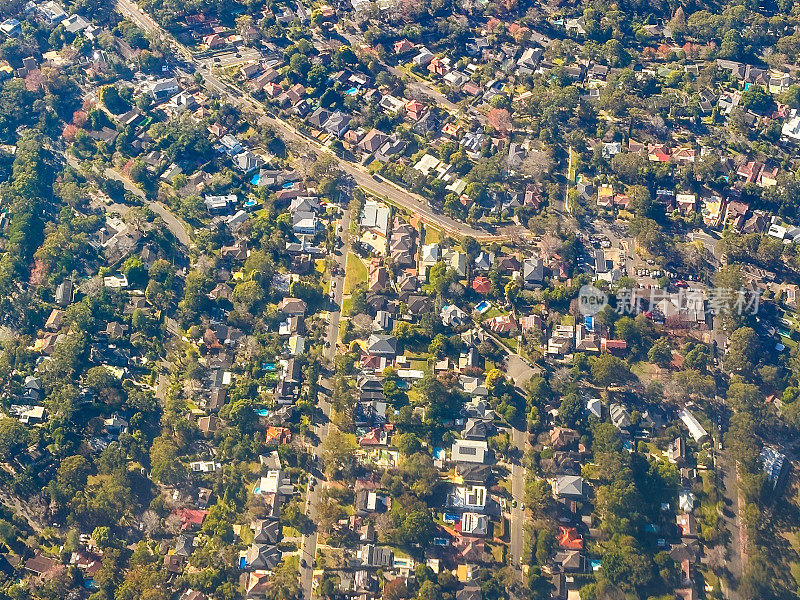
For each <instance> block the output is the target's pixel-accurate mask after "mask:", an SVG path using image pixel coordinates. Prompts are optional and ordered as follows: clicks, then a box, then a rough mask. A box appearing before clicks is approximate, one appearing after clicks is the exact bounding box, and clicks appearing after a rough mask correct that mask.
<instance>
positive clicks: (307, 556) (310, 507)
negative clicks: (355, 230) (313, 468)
mask: <svg viewBox="0 0 800 600" xmlns="http://www.w3.org/2000/svg"><path fill="white" fill-rule="evenodd" d="M338 226H341V229H342V232H341V234H340V235H341V237H342V242H343V244H342V247H341V248H340V249H339V250H338V251H337V252H338V253H334V254H333V255H332V256H333V258H334V260H335V261H336V264H337V266H338V267H339V270H338V273H339V275H335V276H332V277H331V285H332V291H333V293H334V304H335V306H336V308H335V309H334V310H331V311H330V312H329V313H328V315H329V316H328V331H327V333H326V336H325V341H326V347H325V348H324V349H323V352H322V355H323V357H324V358H325V360H326V362H329V363H332V362H333V359H334V358H335V356H336V343H337V341H338V339H339V325H340V322H341V316H342V315H341V310H340V307H341V305H342V295H343V290H344V272H345V261H346V260H347V253H348V251H349V249H350V212H349V211H347V210H345V211H344V214H343V215H342V218H341V220H340V221H339V224H338ZM338 226H337V230H338ZM334 285H335V287H333V286H334ZM322 383H323V386H324V387H325V388H326V389H329V382H328V381H327V380H323V382H322ZM318 408H319V411H320V412H321V413H322V415H321V419H319V421H320V422H319V423H318V424H317V428H316V433H317V439H318V442H317V444H316V445H315V446H313V447H312V452H313V453H314V455H315V456H316V457H317V458H318V460H319V459H321V457H320V449H321V447H322V443H323V442H324V441H325V439H326V438H327V437H328V431H329V429H330V427H331V425H330V414H331V405H330V401H329V399H328V398H327V396H325V395H323V394H322V393H320V394H319V402H318ZM324 486H325V482H324V481H323V480H321V479H320V480H319V481H318V482H317V484H316V486H315V487H314V489H313V490H312V491H310V492H309V493H308V494H307V495H306V513H307V514H308V516H309V518H310V519H311V520H312V521H314V522H315V527H314V529H313V531H312V532H311V533H309V534H307V535H304V536H303V539H302V541H301V543H300V557H301V559H302V560H303V561H305V566H303V564H302V563H301V564H300V587H301V589H302V590H303V596H304V597H305V598H311V595H312V588H313V580H314V559H315V558H316V553H317V541H318V539H319V531H318V530H317V528H316V516H317V503H318V502H319V498H320V494H321V492H322V490H323V489H324Z"/></svg>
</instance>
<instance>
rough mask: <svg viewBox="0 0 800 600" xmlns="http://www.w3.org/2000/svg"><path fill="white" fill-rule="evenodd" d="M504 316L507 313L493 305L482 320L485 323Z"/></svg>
mask: <svg viewBox="0 0 800 600" xmlns="http://www.w3.org/2000/svg"><path fill="white" fill-rule="evenodd" d="M504 314H506V313H505V312H503V311H502V310H500V309H499V308H497V307H496V306H495V305H494V304H492V307H491V308H490V309H489V310H487V311H486V312H485V313H483V314H482V315H481V320H483V321H485V320H486V319H493V318H494V317H500V316H502V315H504Z"/></svg>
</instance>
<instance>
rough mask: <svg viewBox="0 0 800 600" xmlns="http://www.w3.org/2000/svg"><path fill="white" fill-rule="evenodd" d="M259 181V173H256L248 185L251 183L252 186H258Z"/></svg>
mask: <svg viewBox="0 0 800 600" xmlns="http://www.w3.org/2000/svg"><path fill="white" fill-rule="evenodd" d="M259 181H261V174H260V173H256V174H255V175H253V177H252V179H250V183H252V184H253V185H258V182H259Z"/></svg>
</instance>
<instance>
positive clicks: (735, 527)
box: [717, 452, 744, 600]
mask: <svg viewBox="0 0 800 600" xmlns="http://www.w3.org/2000/svg"><path fill="white" fill-rule="evenodd" d="M717 477H718V478H719V481H720V483H721V486H720V487H721V488H722V491H723V494H724V500H725V502H724V508H723V511H722V519H721V520H722V526H723V528H724V530H725V532H726V537H727V553H726V556H725V571H726V576H725V577H723V582H724V585H723V592H724V593H725V598H727V599H728V600H739V598H740V596H739V593H738V592H737V591H736V587H737V586H738V584H739V580H740V579H741V576H742V563H743V554H744V553H743V549H744V545H743V543H742V542H743V539H742V536H743V530H742V528H741V527H740V512H739V482H738V478H737V476H736V461H735V460H731V458H730V456H728V454H727V452H725V453H721V454H717Z"/></svg>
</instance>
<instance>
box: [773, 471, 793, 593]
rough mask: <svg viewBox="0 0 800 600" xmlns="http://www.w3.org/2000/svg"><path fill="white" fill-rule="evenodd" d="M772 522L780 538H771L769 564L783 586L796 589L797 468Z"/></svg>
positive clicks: (791, 475)
mask: <svg viewBox="0 0 800 600" xmlns="http://www.w3.org/2000/svg"><path fill="white" fill-rule="evenodd" d="M793 467H794V465H793ZM773 522H774V524H775V527H776V531H775V533H777V534H778V535H776V536H774V537H773V538H772V539H774V540H775V541H774V543H773V544H771V547H770V548H769V549H768V550H767V553H768V557H769V558H768V560H769V561H770V562H773V564H774V565H775V569H774V572H775V574H776V575H777V576H778V577H780V579H781V586H782V587H785V588H786V589H789V588H790V587H794V588H795V589H796V588H797V587H798V586H800V480H798V477H797V474H796V471H794V468H793V472H792V473H791V474H790V475H789V481H788V482H787V484H786V487H785V489H784V491H783V494H781V496H780V497H779V498H778V499H777V501H776V502H775V512H774V519H773Z"/></svg>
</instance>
